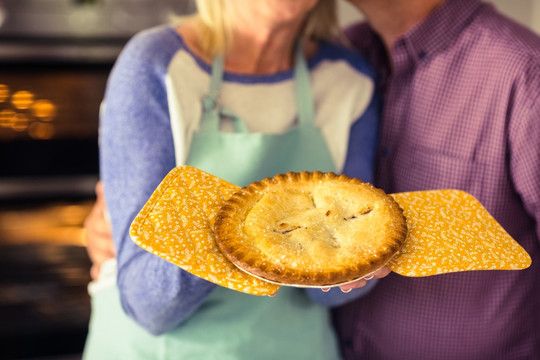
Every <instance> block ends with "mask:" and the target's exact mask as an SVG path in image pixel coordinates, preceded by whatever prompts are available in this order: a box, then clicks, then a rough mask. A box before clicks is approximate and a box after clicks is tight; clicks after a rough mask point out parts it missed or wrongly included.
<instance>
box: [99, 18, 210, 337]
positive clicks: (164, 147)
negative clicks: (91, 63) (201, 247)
mask: <svg viewBox="0 0 540 360" xmlns="http://www.w3.org/2000/svg"><path fill="white" fill-rule="evenodd" d="M167 29H168V28H159V29H153V30H149V31H146V32H143V33H141V34H139V35H137V36H135V37H134V38H133V39H132V40H131V41H130V42H129V43H128V44H127V45H126V47H125V49H124V50H123V52H122V54H121V55H120V57H119V58H118V60H117V62H116V64H115V66H114V68H113V70H112V72H111V75H110V78H109V82H108V86H107V90H106V94H105V99H104V108H103V112H102V117H101V122H100V159H101V160H100V162H101V163H100V171H101V177H102V179H103V183H104V190H105V198H106V202H107V208H108V210H109V213H110V217H111V224H112V229H113V238H114V243H115V247H116V250H117V263H118V275H117V283H118V288H119V291H120V299H121V303H122V306H123V308H124V310H125V312H126V313H127V314H128V316H130V317H132V318H133V319H134V320H135V321H136V322H137V323H139V324H140V325H141V326H142V327H144V328H145V329H146V330H148V331H149V332H150V333H152V334H160V333H163V332H166V331H168V330H170V329H172V328H174V327H176V326H177V325H178V324H180V323H181V322H182V321H183V320H185V319H186V318H188V317H189V316H190V315H191V314H192V313H193V312H194V311H195V310H196V309H197V307H198V306H199V305H200V304H201V303H202V302H203V300H204V299H205V298H206V297H207V296H208V294H210V292H211V291H212V289H213V288H214V287H215V285H213V284H211V283H209V282H207V281H205V280H203V279H200V278H198V277H195V276H193V275H191V274H189V273H187V272H185V271H183V270H181V269H180V268H178V267H176V266H175V265H173V264H171V263H168V262H167V261H165V260H163V259H161V258H159V257H158V256H156V255H153V254H151V253H149V252H147V251H145V250H143V249H141V248H140V247H138V246H137V245H136V244H135V243H134V242H133V241H132V240H131V238H130V236H129V227H130V225H131V222H132V221H133V219H134V218H135V216H136V215H137V213H138V212H139V211H140V209H141V208H142V207H143V205H144V204H145V203H146V201H147V199H148V198H149V197H150V195H151V194H152V192H153V191H154V189H155V188H156V187H157V186H158V185H159V183H160V182H161V180H162V179H163V178H164V177H165V176H166V174H167V173H168V172H169V171H170V170H171V169H172V168H173V167H174V166H175V159H174V145H173V140H172V134H171V128H170V120H169V113H168V105H167V96H166V88H165V83H164V81H165V74H166V69H167V65H168V63H169V61H170V58H171V57H172V56H173V55H174V52H175V51H176V50H177V49H178V47H179V46H180V45H179V40H178V39H177V38H176V37H174V36H173V34H172V32H170V31H169V32H167V31H168V30H167ZM169 30H170V29H169Z"/></svg>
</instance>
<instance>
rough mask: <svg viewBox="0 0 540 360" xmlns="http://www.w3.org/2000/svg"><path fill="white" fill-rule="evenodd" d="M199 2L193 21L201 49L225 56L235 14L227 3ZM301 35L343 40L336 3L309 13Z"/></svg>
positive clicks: (327, 1) (326, 1)
mask: <svg viewBox="0 0 540 360" xmlns="http://www.w3.org/2000/svg"><path fill="white" fill-rule="evenodd" d="M254 1H257V0H254ZM196 3H197V9H198V12H197V14H196V15H194V16H193V18H192V19H193V20H194V21H193V24H194V26H195V28H196V31H197V33H198V34H199V42H200V46H201V50H202V51H203V52H204V53H205V54H206V55H208V56H210V57H213V56H214V55H217V54H225V53H226V52H227V50H228V49H229V47H230V46H231V44H232V41H233V36H232V15H231V14H230V12H229V7H228V6H227V0H197V1H196ZM300 35H301V36H302V37H303V38H306V39H312V40H316V41H318V40H326V41H331V40H336V39H338V38H340V28H339V25H338V21H337V14H336V1H335V0H319V1H318V2H317V4H316V5H315V6H314V7H313V9H312V10H311V11H310V12H309V13H308V14H307V17H306V20H305V22H304V24H303V26H302V29H301V31H300Z"/></svg>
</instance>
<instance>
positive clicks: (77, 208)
mask: <svg viewBox="0 0 540 360" xmlns="http://www.w3.org/2000/svg"><path fill="white" fill-rule="evenodd" d="M92 205H93V202H92V201H90V202H85V203H82V204H77V205H73V204H65V205H57V206H54V205H53V206H48V207H43V208H40V207H38V208H36V209H32V210H27V211H3V212H0V234H2V242H3V243H5V244H24V243H46V244H58V245H81V246H83V245H84V229H83V223H84V219H85V218H86V216H88V214H89V213H90V210H91V209H92Z"/></svg>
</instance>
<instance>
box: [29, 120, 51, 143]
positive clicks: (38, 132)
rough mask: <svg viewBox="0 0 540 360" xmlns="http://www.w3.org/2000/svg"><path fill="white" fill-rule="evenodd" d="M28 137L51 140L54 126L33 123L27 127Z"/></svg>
mask: <svg viewBox="0 0 540 360" xmlns="http://www.w3.org/2000/svg"><path fill="white" fill-rule="evenodd" d="M28 135H30V137H32V138H34V139H39V140H47V139H51V138H52V137H53V135H54V126H53V125H51V124H48V123H40V122H33V123H31V124H30V126H29V127H28Z"/></svg>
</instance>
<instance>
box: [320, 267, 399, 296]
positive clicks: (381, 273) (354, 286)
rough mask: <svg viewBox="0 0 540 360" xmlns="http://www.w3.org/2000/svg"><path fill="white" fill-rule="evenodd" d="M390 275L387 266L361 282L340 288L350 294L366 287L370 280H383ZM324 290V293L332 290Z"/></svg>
mask: <svg viewBox="0 0 540 360" xmlns="http://www.w3.org/2000/svg"><path fill="white" fill-rule="evenodd" d="M388 274H390V269H389V268H387V267H386V266H383V267H382V268H380V269H379V270H377V271H375V272H374V273H373V274H371V275H369V276H366V277H364V278H362V279H360V280H357V281H354V282H351V283H348V284H345V285H341V286H340V287H339V288H340V289H341V291H343V292H344V293H348V292H349V291H351V290H352V289H357V288H361V287H363V286H366V284H367V282H368V281H369V280H371V279H382V278H383V277H385V276H386V275H388ZM322 290H323V291H328V290H330V288H323V289H322Z"/></svg>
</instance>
